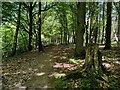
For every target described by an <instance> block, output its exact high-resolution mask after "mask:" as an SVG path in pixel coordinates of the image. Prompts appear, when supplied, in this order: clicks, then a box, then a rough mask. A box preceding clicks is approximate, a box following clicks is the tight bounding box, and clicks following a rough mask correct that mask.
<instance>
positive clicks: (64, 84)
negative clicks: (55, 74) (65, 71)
mask: <svg viewBox="0 0 120 90" xmlns="http://www.w3.org/2000/svg"><path fill="white" fill-rule="evenodd" d="M52 83H53V84H54V87H55V88H57V89H61V88H67V89H68V88H72V87H71V84H70V82H69V81H68V80H66V79H65V78H57V79H55V78H53V82H52Z"/></svg>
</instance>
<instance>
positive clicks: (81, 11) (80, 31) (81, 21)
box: [75, 2, 86, 56]
mask: <svg viewBox="0 0 120 90" xmlns="http://www.w3.org/2000/svg"><path fill="white" fill-rule="evenodd" d="M85 7H86V2H78V5H77V30H76V33H75V34H76V40H75V41H76V48H75V55H76V56H82V55H83V54H82V53H83V42H84V38H83V36H84V32H85V26H86V25H85V11H86V8H85Z"/></svg>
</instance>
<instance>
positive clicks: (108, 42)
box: [104, 2, 112, 49]
mask: <svg viewBox="0 0 120 90" xmlns="http://www.w3.org/2000/svg"><path fill="white" fill-rule="evenodd" d="M111 12H112V2H107V25H106V36H105V39H106V41H105V48H104V49H110V48H111Z"/></svg>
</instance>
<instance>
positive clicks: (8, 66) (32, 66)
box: [3, 46, 69, 90]
mask: <svg viewBox="0 0 120 90" xmlns="http://www.w3.org/2000/svg"><path fill="white" fill-rule="evenodd" d="M64 49H65V48H63V47H60V46H50V47H46V48H45V49H44V51H43V52H36V51H31V52H27V53H24V54H22V55H18V56H16V57H14V58H9V60H7V61H8V62H7V63H6V62H4V61H3V76H4V79H3V81H4V82H3V83H4V85H3V87H8V88H12V89H13V88H15V90H19V89H18V88H26V87H32V88H52V86H51V85H50V75H51V74H53V73H54V72H55V70H54V68H53V65H54V64H55V60H57V58H58V59H60V57H61V58H62V56H64V55H65V56H66V53H65V51H64ZM68 49H69V48H68ZM63 54H64V55H63ZM63 58H64V57H63ZM11 60H12V61H11ZM22 90H23V89H22Z"/></svg>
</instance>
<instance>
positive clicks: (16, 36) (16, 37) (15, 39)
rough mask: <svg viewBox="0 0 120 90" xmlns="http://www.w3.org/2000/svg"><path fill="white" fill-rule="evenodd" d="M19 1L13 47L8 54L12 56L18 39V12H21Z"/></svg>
mask: <svg viewBox="0 0 120 90" xmlns="http://www.w3.org/2000/svg"><path fill="white" fill-rule="evenodd" d="M21 5H22V4H21V2H20V3H19V9H18V17H17V26H16V31H15V35H14V43H13V48H12V52H11V54H9V56H14V55H15V53H16V47H17V39H18V31H19V28H20V16H21V15H20V13H21V10H20V9H21Z"/></svg>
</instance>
